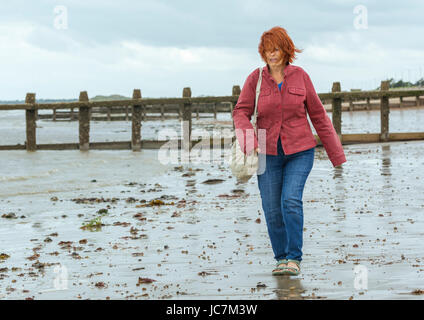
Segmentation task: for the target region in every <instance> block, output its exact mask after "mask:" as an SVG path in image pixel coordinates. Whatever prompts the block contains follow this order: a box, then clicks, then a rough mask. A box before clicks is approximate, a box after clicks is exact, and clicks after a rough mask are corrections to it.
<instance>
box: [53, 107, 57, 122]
mask: <svg viewBox="0 0 424 320" xmlns="http://www.w3.org/2000/svg"><path fill="white" fill-rule="evenodd" d="M53 121H56V108H53Z"/></svg>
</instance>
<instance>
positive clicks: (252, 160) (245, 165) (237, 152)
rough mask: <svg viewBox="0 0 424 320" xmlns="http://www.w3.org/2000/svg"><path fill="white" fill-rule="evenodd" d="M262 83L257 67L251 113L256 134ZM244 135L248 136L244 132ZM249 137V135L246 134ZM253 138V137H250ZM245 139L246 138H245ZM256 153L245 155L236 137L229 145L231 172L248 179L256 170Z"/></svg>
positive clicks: (245, 179) (242, 178)
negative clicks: (253, 110) (256, 81)
mask: <svg viewBox="0 0 424 320" xmlns="http://www.w3.org/2000/svg"><path fill="white" fill-rule="evenodd" d="M261 83H262V68H259V79H258V83H257V85H256V99H255V112H254V114H253V123H252V125H253V129H254V132H255V134H256V136H257V134H258V133H257V128H256V114H257V108H258V99H259V92H260V90H261ZM246 136H248V135H247V134H246ZM248 137H249V136H248ZM251 138H253V137H251ZM246 140H247V139H246ZM258 162H259V161H258V154H257V152H256V151H253V152H251V153H250V154H249V155H245V154H244V153H243V151H242V150H241V147H240V144H239V142H238V139H237V137H236V139H235V141H234V142H233V144H232V146H231V164H230V168H231V172H232V174H233V175H234V176H235V177H236V178H237V179H238V180H244V181H248V180H249V179H250V178H251V177H252V176H253V175H254V174H255V173H256V172H257V170H258Z"/></svg>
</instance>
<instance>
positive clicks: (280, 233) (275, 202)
mask: <svg viewBox="0 0 424 320" xmlns="http://www.w3.org/2000/svg"><path fill="white" fill-rule="evenodd" d="M264 159H266V160H265V161H266V169H265V171H264V173H263V174H261V175H257V178H258V187H259V191H260V195H261V199H262V208H263V211H264V214H265V220H266V225H267V229H268V235H269V238H270V240H271V245H272V250H273V252H274V258H275V259H276V260H280V259H285V258H286V257H287V250H288V241H287V232H286V226H285V224H284V220H283V214H282V208H281V189H282V174H283V170H282V157H281V156H278V155H277V156H274V155H266V158H264Z"/></svg>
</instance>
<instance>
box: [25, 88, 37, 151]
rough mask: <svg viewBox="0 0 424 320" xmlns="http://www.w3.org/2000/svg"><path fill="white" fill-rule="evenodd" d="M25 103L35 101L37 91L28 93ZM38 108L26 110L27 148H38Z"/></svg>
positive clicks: (33, 149)
mask: <svg viewBox="0 0 424 320" xmlns="http://www.w3.org/2000/svg"><path fill="white" fill-rule="evenodd" d="M25 103H35V93H27V94H26V97H25ZM35 114H36V110H35V108H31V109H26V110H25V118H26V150H27V151H36V150H37V137H36V131H35V129H36V121H35V120H36V115H35Z"/></svg>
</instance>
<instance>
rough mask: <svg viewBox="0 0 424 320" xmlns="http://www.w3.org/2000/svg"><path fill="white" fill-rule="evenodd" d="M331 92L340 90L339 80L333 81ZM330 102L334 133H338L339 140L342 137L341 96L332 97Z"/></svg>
mask: <svg viewBox="0 0 424 320" xmlns="http://www.w3.org/2000/svg"><path fill="white" fill-rule="evenodd" d="M331 92H333V93H335V92H341V86H340V82H333V88H332V89H331ZM331 104H332V117H333V127H334V129H335V130H336V133H337V134H338V135H339V139H340V141H341V138H342V98H333V99H332V101H331Z"/></svg>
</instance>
